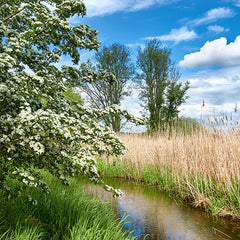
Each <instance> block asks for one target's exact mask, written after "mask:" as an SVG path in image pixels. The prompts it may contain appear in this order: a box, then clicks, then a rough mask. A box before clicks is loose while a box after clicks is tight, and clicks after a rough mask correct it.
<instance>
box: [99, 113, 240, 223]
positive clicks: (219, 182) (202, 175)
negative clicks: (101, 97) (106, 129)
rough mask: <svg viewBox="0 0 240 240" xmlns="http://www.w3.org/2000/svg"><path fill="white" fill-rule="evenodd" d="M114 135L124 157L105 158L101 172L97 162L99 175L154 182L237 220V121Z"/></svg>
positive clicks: (239, 154)
mask: <svg viewBox="0 0 240 240" xmlns="http://www.w3.org/2000/svg"><path fill="white" fill-rule="evenodd" d="M119 137H120V138H121V140H122V141H123V142H124V143H126V145H127V146H128V151H127V154H126V155H124V156H122V157H121V158H119V159H117V161H116V159H107V160H105V163H106V162H107V163H108V167H107V166H105V168H104V167H103V162H102V163H100V162H101V161H100V162H99V166H100V171H102V172H104V171H105V172H108V173H109V172H111V171H112V173H113V174H112V175H114V171H115V173H116V174H115V175H119V176H124V177H131V178H135V179H136V180H141V181H145V182H148V183H152V184H157V185H159V187H160V188H161V189H163V190H166V191H168V192H170V193H174V194H178V196H179V197H181V198H182V199H185V200H188V201H190V202H191V203H192V204H193V205H194V206H196V207H201V208H204V209H206V210H208V211H210V212H211V213H212V214H213V215H218V216H220V215H221V216H231V217H234V218H237V219H240V131H239V125H238V123H235V124H234V125H233V124H230V123H229V122H228V119H227V118H226V117H224V118H221V119H215V120H214V121H209V122H208V127H206V125H203V124H199V125H198V127H197V128H196V125H195V126H193V125H190V126H189V125H188V126H186V128H184V127H181V128H179V125H177V124H175V127H172V126H168V127H165V129H164V131H159V132H158V133H154V134H140V133H122V134H119ZM101 164H102V167H101ZM110 166H111V167H110ZM114 166H115V170H113V168H114ZM117 168H118V169H117ZM111 169H112V170H111Z"/></svg>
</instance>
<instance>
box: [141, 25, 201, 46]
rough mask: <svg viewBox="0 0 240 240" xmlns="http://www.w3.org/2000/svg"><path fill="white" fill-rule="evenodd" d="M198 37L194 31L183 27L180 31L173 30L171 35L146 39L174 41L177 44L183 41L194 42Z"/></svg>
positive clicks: (147, 38)
mask: <svg viewBox="0 0 240 240" xmlns="http://www.w3.org/2000/svg"><path fill="white" fill-rule="evenodd" d="M196 37H197V34H196V33H195V31H194V30H188V28H187V27H181V28H179V29H175V28H174V29H172V30H171V32H170V33H169V34H165V35H161V36H155V37H146V38H144V39H145V40H152V39H158V40H161V41H173V42H175V43H176V44H177V43H180V42H182V41H188V40H192V39H194V38H196Z"/></svg>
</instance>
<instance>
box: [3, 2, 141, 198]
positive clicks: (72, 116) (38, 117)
mask: <svg viewBox="0 0 240 240" xmlns="http://www.w3.org/2000/svg"><path fill="white" fill-rule="evenodd" d="M76 14H77V15H78V16H84V15H85V14H86V7H85V5H84V3H83V2H82V1H80V0H65V1H62V0H23V1H20V0H11V1H8V0H2V1H0V188H2V189H5V191H6V192H8V191H10V190H11V189H9V187H8V186H6V179H7V178H12V179H15V180H18V181H21V182H22V184H23V186H28V187H41V188H42V189H43V190H44V191H45V192H47V193H48V192H49V191H50V189H49V188H48V186H47V184H46V183H44V182H43V181H42V180H41V176H40V174H39V173H38V172H37V171H36V169H47V170H48V171H50V172H51V173H52V174H54V175H55V176H57V177H58V178H59V179H61V180H62V181H63V182H64V183H65V184H68V183H69V181H68V180H67V178H66V177H67V176H68V175H76V174H86V175H88V176H89V177H90V178H91V179H92V180H94V181H95V182H98V181H99V174H98V172H97V169H96V166H95V157H96V156H98V155H99V154H123V153H124V152H125V151H126V147H125V145H124V144H123V143H122V142H121V141H120V140H119V139H118V137H117V136H116V134H115V133H114V132H112V131H111V130H110V129H109V128H108V127H104V126H101V125H100V123H99V122H98V119H101V118H103V117H104V116H106V115H109V114H110V113H112V112H121V113H122V114H123V115H124V116H125V117H126V118H128V119H132V120H133V121H135V120H134V117H133V116H132V115H131V114H129V113H128V112H127V111H123V110H121V109H119V108H118V107H117V106H111V107H109V108H108V109H105V110H104V111H102V110H98V109H92V108H87V107H84V106H83V105H82V104H80V103H79V102H75V103H73V100H69V99H67V98H65V97H64V94H63V93H64V92H65V91H66V89H67V88H69V87H73V86H74V84H76V83H77V84H81V83H83V82H91V81H97V80H99V79H103V78H106V79H108V80H109V81H114V77H113V76H112V75H111V74H108V73H106V72H104V71H100V72H99V73H98V74H97V73H95V72H93V70H90V69H88V68H87V67H86V65H84V64H82V65H81V67H79V68H76V67H73V66H62V67H61V69H59V68H57V67H56V63H58V62H59V60H60V58H61V56H63V55H68V56H70V57H71V59H72V61H73V63H74V64H78V63H79V60H80V53H79V51H80V50H81V49H88V50H97V49H98V48H99V42H98V40H97V31H96V30H93V29H91V28H90V27H89V26H87V25H78V26H75V27H73V26H72V25H71V24H70V23H69V22H68V20H67V19H68V18H70V17H72V16H74V15H76ZM73 104H74V108H72V105H73ZM139 122H140V120H139ZM106 189H108V190H109V191H112V192H113V193H114V195H116V196H117V195H119V194H120V192H119V191H118V190H115V189H113V188H111V187H108V186H107V187H106ZM9 194H10V193H9ZM9 196H10V195H9Z"/></svg>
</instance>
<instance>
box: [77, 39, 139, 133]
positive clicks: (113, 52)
mask: <svg viewBox="0 0 240 240" xmlns="http://www.w3.org/2000/svg"><path fill="white" fill-rule="evenodd" d="M95 58H96V61H97V65H96V68H97V72H99V71H100V70H105V71H107V72H110V73H112V74H113V75H114V76H115V80H114V81H106V79H103V80H102V81H98V82H93V83H91V84H85V85H84V86H83V87H82V89H83V91H84V92H85V93H86V94H87V95H88V97H89V100H90V103H91V105H92V106H93V107H96V108H99V109H106V108H107V107H109V106H111V105H114V104H115V105H117V106H120V104H121V101H122V100H123V99H124V97H126V96H129V95H130V94H131V91H130V90H129V89H128V88H127V82H128V80H129V79H131V77H132V76H133V74H134V65H133V63H132V62H131V58H130V51H129V48H128V47H126V46H125V45H123V44H119V43H113V44H112V45H111V46H109V47H106V46H103V47H102V48H101V49H100V50H99V51H98V52H97V53H96V56H95ZM104 122H105V124H106V125H107V126H109V127H111V128H112V129H113V130H114V131H115V132H119V131H120V129H121V117H120V115H119V114H115V113H111V114H110V115H109V116H107V117H106V118H105V119H104Z"/></svg>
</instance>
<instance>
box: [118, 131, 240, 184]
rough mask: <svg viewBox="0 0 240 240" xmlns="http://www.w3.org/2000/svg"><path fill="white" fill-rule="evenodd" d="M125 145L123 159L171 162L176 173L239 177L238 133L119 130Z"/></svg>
mask: <svg viewBox="0 0 240 240" xmlns="http://www.w3.org/2000/svg"><path fill="white" fill-rule="evenodd" d="M120 138H121V140H122V141H123V142H124V143H126V145H127V146H128V151H127V154H126V155H125V156H123V157H122V159H124V160H125V161H126V162H129V163H134V164H137V166H138V167H139V168H142V167H145V166H146V165H149V164H150V165H152V164H158V165H160V166H161V165H170V166H172V167H173V169H174V170H175V171H177V172H179V173H183V174H184V173H193V174H196V173H201V174H202V175H203V176H207V177H210V178H214V179H216V180H218V181H222V180H224V181H226V180H227V179H240V135H233V134H231V135H222V136H216V135H214V134H211V133H195V134H190V135H184V134H176V135H175V134H174V135H173V136H172V137H171V138H169V135H168V134H161V135H158V136H155V137H152V136H147V135H140V134H120Z"/></svg>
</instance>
